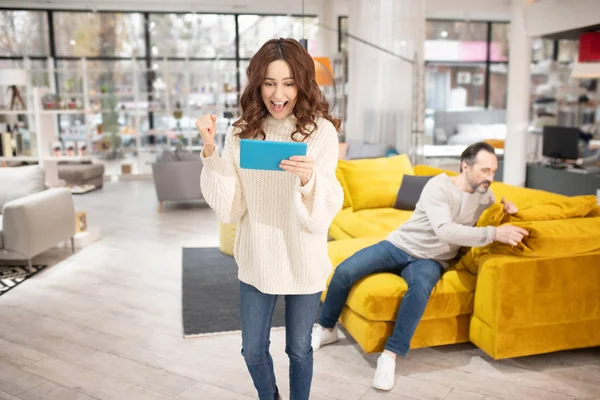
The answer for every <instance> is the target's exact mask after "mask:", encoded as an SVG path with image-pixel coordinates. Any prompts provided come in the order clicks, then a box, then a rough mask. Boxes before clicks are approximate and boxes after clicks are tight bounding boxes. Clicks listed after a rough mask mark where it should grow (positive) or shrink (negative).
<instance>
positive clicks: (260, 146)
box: [240, 139, 307, 171]
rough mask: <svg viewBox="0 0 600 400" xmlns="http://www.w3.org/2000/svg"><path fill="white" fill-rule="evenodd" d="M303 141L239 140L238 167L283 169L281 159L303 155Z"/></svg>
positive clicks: (304, 148) (305, 146)
mask: <svg viewBox="0 0 600 400" xmlns="http://www.w3.org/2000/svg"><path fill="white" fill-rule="evenodd" d="M306 151H307V145H306V143H304V142H272V141H268V140H252V139H242V140H240V168H244V169H258V170H266V171H283V169H281V168H280V167H279V164H280V163H281V161H282V160H285V159H289V158H290V157H292V156H305V155H306Z"/></svg>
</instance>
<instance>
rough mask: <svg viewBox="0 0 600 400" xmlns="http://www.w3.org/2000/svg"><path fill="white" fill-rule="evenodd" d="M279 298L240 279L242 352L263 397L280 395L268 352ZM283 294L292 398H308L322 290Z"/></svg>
mask: <svg viewBox="0 0 600 400" xmlns="http://www.w3.org/2000/svg"><path fill="white" fill-rule="evenodd" d="M277 297H278V296H276V295H270V294H265V293H262V292H260V291H258V289H256V288H255V287H254V286H251V285H248V284H246V283H243V282H240V301H241V319H242V355H243V356H244V360H245V361H246V366H247V367H248V371H249V372H250V376H251V377H252V380H253V381H254V387H255V388H256V391H257V392H258V398H259V399H260V400H273V399H277V398H278V394H279V392H278V389H277V385H276V383H275V372H274V371H273V359H272V358H271V354H270V353H269V345H270V344H271V342H270V340H269V338H270V333H271V319H272V317H273V311H274V310H275V302H276V301H277ZM284 297H285V335H286V337H285V339H286V345H285V352H286V353H287V355H288V357H289V359H290V400H308V398H309V395H310V386H311V384H312V375H313V351H312V344H311V342H312V340H311V339H312V328H313V325H314V323H315V317H316V315H317V309H318V307H319V299H320V298H321V293H320V292H319V293H315V294H307V295H286V296H284Z"/></svg>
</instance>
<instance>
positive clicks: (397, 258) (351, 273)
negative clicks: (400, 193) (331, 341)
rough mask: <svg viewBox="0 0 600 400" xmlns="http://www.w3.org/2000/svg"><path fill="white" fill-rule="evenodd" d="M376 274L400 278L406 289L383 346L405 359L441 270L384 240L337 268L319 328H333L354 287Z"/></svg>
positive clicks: (363, 250) (322, 310) (430, 262)
mask: <svg viewBox="0 0 600 400" xmlns="http://www.w3.org/2000/svg"><path fill="white" fill-rule="evenodd" d="M378 272H391V273H394V274H397V275H400V276H401V277H402V278H403V279H404V280H405V281H406V284H407V285H408V290H407V291H406V293H405V294H404V298H403V299H402V302H401V303H400V307H399V308H398V312H397V314H396V324H395V325H394V331H393V333H392V336H390V337H389V338H388V340H387V342H386V344H385V349H386V350H389V351H391V352H393V353H395V354H398V355H399V356H401V357H404V356H406V354H407V353H408V350H409V349H410V341H411V340H412V337H413V335H414V333H415V329H416V328H417V325H418V324H419V321H420V320H421V317H422V316H423V312H424V311H425V306H427V301H428V300H429V295H430V294H431V291H432V290H433V288H434V287H435V285H436V284H437V282H438V281H439V280H440V278H441V276H442V274H443V272H444V269H443V267H442V266H441V265H440V264H439V263H438V262H436V261H433V260H424V259H419V258H415V257H413V256H411V255H409V254H408V253H406V252H405V251H403V250H401V249H399V248H398V247H396V246H394V245H393V244H392V243H390V242H388V241H387V240H384V241H381V242H379V243H377V244H374V245H372V246H370V247H367V248H364V249H362V250H360V251H358V252H356V253H355V254H354V255H353V256H351V257H350V258H348V259H346V260H345V261H344V262H343V263H341V264H340V265H339V266H338V267H337V268H336V270H335V273H334V274H333V277H332V279H331V282H330V284H329V288H328V289H327V297H326V298H325V303H323V308H322V309H321V316H320V318H319V324H320V325H321V326H323V327H324V328H333V327H335V324H336V322H337V320H338V318H339V317H340V314H341V313H342V309H343V308H344V304H345V303H346V299H347V298H348V293H349V292H350V289H351V288H352V286H353V285H354V283H355V282H356V281H358V280H359V279H361V278H364V277H365V276H367V275H371V274H374V273H378Z"/></svg>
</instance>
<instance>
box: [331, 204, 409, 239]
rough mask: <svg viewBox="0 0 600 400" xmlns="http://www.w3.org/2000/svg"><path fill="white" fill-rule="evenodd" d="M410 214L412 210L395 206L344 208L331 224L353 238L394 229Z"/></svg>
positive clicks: (388, 231)
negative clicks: (397, 208) (359, 208)
mask: <svg viewBox="0 0 600 400" xmlns="http://www.w3.org/2000/svg"><path fill="white" fill-rule="evenodd" d="M411 215H412V211H407V210H396V209H395V208H373V209H365V210H360V211H353V210H352V208H346V209H344V210H341V211H340V212H339V213H338V214H337V215H336V216H335V218H334V219H333V223H332V226H334V225H335V229H336V230H341V231H342V232H344V233H345V234H346V235H347V236H349V237H353V238H358V237H368V236H383V235H387V234H389V233H390V232H392V231H394V230H395V229H396V228H398V227H399V226H400V225H401V224H403V223H404V222H406V221H407V220H408V219H409V218H410V216H411ZM336 239H337V238H336Z"/></svg>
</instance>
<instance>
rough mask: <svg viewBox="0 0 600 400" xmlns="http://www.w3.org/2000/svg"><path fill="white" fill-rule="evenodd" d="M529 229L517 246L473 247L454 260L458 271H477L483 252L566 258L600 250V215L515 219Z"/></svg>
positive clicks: (496, 243)
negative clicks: (552, 218)
mask: <svg viewBox="0 0 600 400" xmlns="http://www.w3.org/2000/svg"><path fill="white" fill-rule="evenodd" d="M511 225H515V226H520V227H522V228H524V229H525V230H527V231H528V232H529V236H527V237H525V238H524V239H523V241H522V242H521V243H519V244H518V245H517V246H514V247H513V246H510V245H507V244H503V243H500V242H493V243H490V244H489V245H487V246H484V247H473V248H471V249H470V250H469V251H468V252H467V253H466V254H465V255H463V256H462V257H461V258H460V260H459V261H458V262H457V263H456V265H455V267H456V268H457V269H459V270H468V271H469V272H471V273H472V274H477V273H478V270H479V266H480V264H481V262H480V258H481V257H482V256H484V255H486V254H505V255H514V256H521V257H566V256H569V255H579V254H586V253H590V252H594V251H600V239H599V238H600V218H570V219H561V220H550V221H514V222H511Z"/></svg>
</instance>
